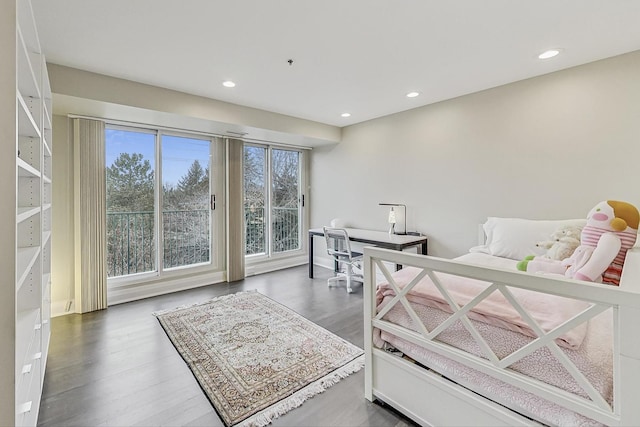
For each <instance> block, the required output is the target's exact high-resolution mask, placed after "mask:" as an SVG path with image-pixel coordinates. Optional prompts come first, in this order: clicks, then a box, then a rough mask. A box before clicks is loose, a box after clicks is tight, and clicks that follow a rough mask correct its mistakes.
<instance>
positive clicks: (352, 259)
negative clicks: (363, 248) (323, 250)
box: [322, 227, 364, 293]
mask: <svg viewBox="0 0 640 427" xmlns="http://www.w3.org/2000/svg"><path fill="white" fill-rule="evenodd" d="M322 229H323V231H324V238H325V240H326V241H327V253H328V254H329V255H331V256H332V257H333V259H334V260H335V261H336V262H337V263H338V265H341V264H344V265H345V273H338V274H337V275H336V276H335V277H331V278H329V280H327V285H329V286H331V285H332V284H333V283H334V282H338V281H340V280H346V282H347V292H349V293H351V292H353V289H352V288H351V282H352V281H356V282H360V283H363V282H364V275H363V274H362V273H356V272H355V271H354V267H355V268H356V269H358V271H360V272H361V271H362V254H359V253H356V252H352V251H351V243H350V242H349V234H348V233H347V230H345V229H344V228H331V227H323V228H322Z"/></svg>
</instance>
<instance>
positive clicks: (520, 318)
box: [364, 219, 640, 426]
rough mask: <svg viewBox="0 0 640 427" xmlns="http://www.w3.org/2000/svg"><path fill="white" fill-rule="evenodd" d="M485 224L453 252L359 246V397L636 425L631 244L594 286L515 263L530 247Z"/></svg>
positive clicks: (422, 407)
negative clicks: (480, 241)
mask: <svg viewBox="0 0 640 427" xmlns="http://www.w3.org/2000/svg"><path fill="white" fill-rule="evenodd" d="M490 221H491V219H490ZM490 221H488V222H487V223H489V222H490ZM498 222H500V221H498ZM486 225H487V224H485V228H484V231H485V234H487V238H488V239H489V240H490V241H489V242H487V243H486V244H484V245H482V246H480V247H477V248H475V250H474V251H472V252H470V253H468V254H465V255H463V256H462V257H459V258H458V259H454V260H446V259H440V258H435V257H429V256H421V255H417V254H411V253H406V252H398V251H391V250H385V249H381V248H373V247H367V248H365V251H364V271H365V286H364V297H365V310H364V311H365V357H366V363H365V397H366V398H367V399H368V400H370V401H374V400H379V401H382V402H384V403H386V404H388V405H390V406H392V407H394V408H395V409H397V410H399V411H400V412H402V413H404V414H405V415H407V416H408V417H410V418H412V419H413V420H415V421H416V422H418V423H420V424H422V425H455V426H461V425H505V426H512V425H539V424H542V425H581V426H583V425H629V426H637V425H640V401H638V393H640V385H638V384H640V382H639V381H640V339H639V338H638V336H637V332H636V328H637V326H636V325H637V324H638V323H640V248H633V249H631V250H630V251H629V252H628V253H627V259H626V261H625V266H624V270H623V274H622V280H621V283H620V286H619V287H614V286H609V285H600V284H591V283H587V282H581V281H575V280H570V279H565V278H562V277H550V276H543V275H536V274H530V273H524V272H520V271H517V270H516V268H515V263H516V262H517V261H516V260H517V259H518V257H519V256H520V255H522V253H523V252H522V251H524V252H526V251H530V250H534V249H531V248H530V247H529V246H527V245H521V246H522V247H518V244H512V243H513V242H511V243H510V242H509V241H508V240H509V236H511V237H513V236H517V237H518V238H520V237H522V236H520V235H519V234H518V233H513V229H509V227H511V226H513V224H510V225H509V227H507V229H508V230H507V231H508V232H507V233H506V234H505V235H503V237H504V236H507V238H506V239H505V238H501V237H500V236H497V235H495V234H493V235H492V232H495V231H500V230H499V229H500V227H498V228H496V229H489V233H486V231H487V227H486ZM502 225H504V224H502ZM521 225H524V226H527V227H530V226H532V225H534V228H536V227H538V228H540V230H538V231H537V232H538V234H541V233H542V229H543V228H545V227H542V226H541V225H540V223H539V222H535V223H529V222H526V223H523V224H521ZM545 226H546V227H547V228H548V227H552V226H554V224H550V223H549V224H545ZM501 231H504V230H501ZM498 234H499V233H498ZM525 234H526V233H525ZM534 234H535V233H534ZM543 237H544V236H543ZM533 238H534V237H533V235H530V236H527V239H525V240H526V241H527V242H529V241H531V240H532V239H533ZM520 240H523V239H520ZM533 241H534V242H535V240H533ZM490 249H493V250H490ZM498 255H501V256H498ZM504 255H507V256H504ZM396 264H400V265H403V266H404V268H403V269H402V270H400V271H398V272H392V271H393V268H392V267H391V266H392V265H396ZM380 277H382V281H380V279H379V278H380ZM379 282H382V283H379ZM466 288H472V289H471V290H467V289H466Z"/></svg>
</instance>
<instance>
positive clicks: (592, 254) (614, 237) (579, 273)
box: [519, 200, 640, 286]
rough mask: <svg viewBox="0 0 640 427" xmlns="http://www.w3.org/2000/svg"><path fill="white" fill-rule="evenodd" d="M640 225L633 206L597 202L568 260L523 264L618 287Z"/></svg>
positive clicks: (614, 202)
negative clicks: (578, 244)
mask: <svg viewBox="0 0 640 427" xmlns="http://www.w3.org/2000/svg"><path fill="white" fill-rule="evenodd" d="M639 222H640V213H639V212H638V209H637V208H636V207H635V206H633V205H631V204H629V203H626V202H620V201H617V200H607V201H605V202H600V203H598V204H597V205H596V206H594V207H593V209H591V211H589V214H588V215H587V225H586V226H585V227H584V228H583V229H582V233H581V234H580V246H578V247H577V248H576V250H575V251H574V252H573V255H571V257H569V258H567V259H564V260H562V261H556V260H549V259H540V258H539V257H536V258H535V259H532V260H530V261H528V263H524V264H523V265H524V266H525V268H526V271H530V272H534V273H555V274H563V275H564V276H566V277H569V278H573V279H578V280H585V281H589V282H602V283H608V284H611V285H616V286H617V285H619V284H620V276H621V275H622V265H623V263H624V259H625V256H626V255H627V250H629V249H630V248H631V247H633V245H634V244H635V242H636V238H637V235H638V223H639ZM521 263H522V262H521ZM519 269H522V268H520V267H519Z"/></svg>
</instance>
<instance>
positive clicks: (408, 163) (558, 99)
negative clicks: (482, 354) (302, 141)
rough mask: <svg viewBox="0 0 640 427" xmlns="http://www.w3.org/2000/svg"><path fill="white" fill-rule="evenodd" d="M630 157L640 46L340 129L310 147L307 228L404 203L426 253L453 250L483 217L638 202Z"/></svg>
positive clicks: (637, 120) (470, 240) (567, 213)
mask: <svg viewBox="0 0 640 427" xmlns="http://www.w3.org/2000/svg"><path fill="white" fill-rule="evenodd" d="M469 72H470V73H472V72H473V70H469ZM638 158H640V51H636V52H634V53H631V54H626V55H622V56H619V57H614V58H610V59H607V60H603V61H598V62H595V63H591V64H587V65H583V66H580V67H575V68H572V69H568V70H564V71H560V72H556V73H553V74H548V75H546V76H542V77H537V78H533V79H529V80H525V81H521V82H517V83H513V84H509V85H506V86H501V87H497V88H494V89H490V90H486V91H483V92H479V93H475V94H471V95H467V96H463V97H460V98H456V99H453V100H449V101H444V102H440V103H437V104H433V105H430V106H425V107H421V108H417V109H414V110H410V111H406V112H403V113H399V114H395V115H391V116H386V117H382V118H379V119H375V120H371V121H368V122H365V123H360V124H357V125H354V126H350V127H347V128H344V129H343V137H342V142H341V143H339V144H337V145H333V146H330V147H321V148H318V149H314V150H313V153H312V160H311V185H312V189H311V226H312V227H320V226H322V225H325V224H328V223H329V221H330V220H331V218H335V217H340V218H346V219H348V220H350V221H351V222H352V224H353V225H354V226H358V227H361V228H370V229H379V230H385V229H386V228H387V224H386V218H387V209H385V208H383V207H379V206H378V203H379V202H396V203H404V204H406V205H407V211H408V214H407V215H408V219H407V222H408V228H409V229H410V230H418V231H421V232H423V233H425V234H427V235H428V236H429V253H430V254H432V255H436V256H443V257H451V256H457V255H460V254H462V253H464V252H466V250H467V249H468V248H469V247H471V246H473V245H475V244H476V240H477V226H476V225H477V224H478V223H481V222H484V221H485V220H486V218H487V216H517V217H527V218H540V219H552V218H575V217H585V216H586V214H587V212H588V211H589V209H590V208H591V207H592V206H593V205H595V204H596V203H597V202H598V201H600V200H606V199H619V200H625V201H628V202H631V203H634V204H635V205H636V206H638V207H640V186H639V183H640V179H639V178H640V173H639V172H638V169H637V164H638ZM316 240H317V247H316V254H319V253H321V251H324V246H323V244H322V243H321V242H320V239H316Z"/></svg>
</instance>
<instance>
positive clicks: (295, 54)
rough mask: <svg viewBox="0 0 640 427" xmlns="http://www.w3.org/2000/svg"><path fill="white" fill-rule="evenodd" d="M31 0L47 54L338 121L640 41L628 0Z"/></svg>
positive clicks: (638, 9) (58, 60)
mask: <svg viewBox="0 0 640 427" xmlns="http://www.w3.org/2000/svg"><path fill="white" fill-rule="evenodd" d="M32 4H33V9H34V13H35V17H36V21H37V26H38V31H39V36H40V40H41V43H42V48H43V50H44V53H45V55H46V56H47V60H48V61H49V62H52V63H55V64H60V65H65V66H69V67H74V68H79V69H82V70H87V71H92V72H97V73H101V74H106V75H109V76H114V77H119V78H124V79H128V80H133V81H137V82H142V83H147V84H151V85H155V86H160V87H165V88H169V89H174V90H178V91H182V92H187V93H191V94H196V95H200V96H204V97H209V98H213V99H217V100H221V101H226V102H231V103H234V104H240V105H244V106H249V107H254V108H259V109H264V110H268V111H273V112H277V113H282V114H286V115H289V116H294V117H298V118H303V119H308V120H313V121H317V122H321V123H326V124H330V125H334V126H339V127H342V126H346V125H350V124H354V123H358V122H362V121H365V120H369V119H373V118H376V117H380V116H384V115H388V114H392V113H396V112H400V111H404V110H408V109H411V108H415V107H418V106H422V105H426V104H431V103H434V102H438V101H441V100H445V99H450V98H454V97H457V96H460V95H464V94H468V93H472V92H477V91H480V90H484V89H488V88H491V87H495V86H499V85H503V84H506V83H510V82H514V81H518V80H522V79H526V78H529V77H534V76H538V75H541V74H546V73H549V72H553V71H557V70H560V69H563V68H568V67H572V66H576V65H580V64H584V63H587V62H592V61H595V60H599V59H603V58H607V57H611V56H615V55H619V54H622V53H626V52H630V51H634V50H639V49H640V25H639V24H638V22H640V1H633V0H536V1H514V0H483V1H478V0H447V1H445V0H439V1H436V0H396V1H391V0H314V1H310V0H273V1H264V0H261V1H260V0H229V1H222V0H182V1H176V0H173V1H171V0H134V1H132V0H111V1H87V0H32ZM549 48H561V49H562V51H561V54H560V55H558V56H556V57H555V58H552V59H547V60H540V59H538V58H537V55H538V54H539V53H540V52H542V51H544V50H547V49H549ZM290 59H291V60H293V63H292V64H291V65H290V64H289V62H288V60H290ZM225 80H232V81H234V82H235V83H236V87H234V88H226V87H223V86H222V82H223V81H225ZM54 89H55V88H54ZM411 91H417V92H419V93H420V95H419V96H417V97H415V98H407V97H406V96H405V95H406V93H408V92H411ZM344 112H349V113H351V116H350V117H347V118H343V117H341V113H344Z"/></svg>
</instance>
